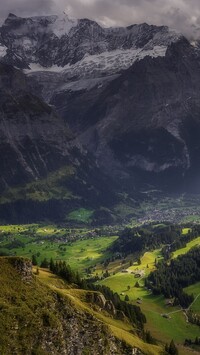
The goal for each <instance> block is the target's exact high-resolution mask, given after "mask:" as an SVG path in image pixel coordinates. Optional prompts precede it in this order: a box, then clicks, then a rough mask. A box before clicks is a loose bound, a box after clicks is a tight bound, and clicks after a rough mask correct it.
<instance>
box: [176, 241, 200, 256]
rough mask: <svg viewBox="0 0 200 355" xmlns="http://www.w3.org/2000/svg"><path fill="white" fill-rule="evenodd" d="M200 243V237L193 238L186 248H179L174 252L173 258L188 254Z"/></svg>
mask: <svg viewBox="0 0 200 355" xmlns="http://www.w3.org/2000/svg"><path fill="white" fill-rule="evenodd" d="M199 245H200V237H198V238H196V239H194V240H192V241H191V242H189V243H187V245H186V247H185V248H182V249H178V250H176V251H174V252H173V258H177V256H179V255H183V254H186V253H187V252H188V251H189V250H190V249H191V248H193V247H196V246H199Z"/></svg>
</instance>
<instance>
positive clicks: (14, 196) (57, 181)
mask: <svg viewBox="0 0 200 355" xmlns="http://www.w3.org/2000/svg"><path fill="white" fill-rule="evenodd" d="M74 173H75V170H74V168H73V167H71V166H64V167H62V168H61V169H59V170H57V171H56V172H53V173H49V175H48V176H47V178H45V179H41V180H39V181H36V182H32V183H28V184H26V185H25V186H22V187H16V188H11V189H10V190H8V191H7V192H5V193H4V194H3V195H2V196H1V197H0V204H2V203H9V202H14V201H17V200H21V199H22V198H23V199H24V200H33V201H40V202H41V201H48V200H50V199H52V198H55V199H62V200H63V199H64V200H65V199H70V198H73V195H72V193H71V191H69V190H68V189H67V188H66V187H65V186H64V184H63V181H65V180H66V179H68V178H69V177H71V176H73V175H74ZM74 198H75V197H74Z"/></svg>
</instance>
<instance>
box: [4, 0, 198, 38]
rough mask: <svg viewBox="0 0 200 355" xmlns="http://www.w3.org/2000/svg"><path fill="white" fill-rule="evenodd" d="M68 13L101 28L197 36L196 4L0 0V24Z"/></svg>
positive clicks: (175, 0) (186, 0)
mask: <svg viewBox="0 0 200 355" xmlns="http://www.w3.org/2000/svg"><path fill="white" fill-rule="evenodd" d="M62 11H66V12H68V13H69V14H70V15H71V16H72V17H77V18H83V17H88V18H90V19H94V20H96V21H97V22H99V23H101V24H103V25H104V26H124V25H130V24H134V23H142V22H147V23H149V24H156V25H169V26H170V27H172V28H174V29H177V30H178V31H180V32H182V33H184V34H186V35H187V36H190V37H191V36H197V33H200V0H0V20H1V22H2V21H3V19H4V18H5V17H6V16H7V15H8V13H9V12H12V13H15V14H16V15H19V16H31V15H39V14H52V13H53V14H57V13H60V12H62Z"/></svg>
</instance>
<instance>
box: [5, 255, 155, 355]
mask: <svg viewBox="0 0 200 355" xmlns="http://www.w3.org/2000/svg"><path fill="white" fill-rule="evenodd" d="M36 273H37V275H33V274H32V265H31V262H30V261H29V260H28V259H22V258H18V257H0V284H1V288H0V313H1V317H0V353H1V354H3V355H10V354H16V355H18V354H27V355H28V354H30V355H32V354H38V355H45V354H59V355H61V354H78V355H79V354H80V355H82V354H85V355H86V354H88V355H89V354H96V355H99V354H119V355H120V354H127V355H128V354H129V353H130V354H132V349H133V348H134V349H135V350H136V348H137V349H140V351H142V353H144V354H152V355H153V354H159V353H161V350H162V349H161V348H160V347H159V346H155V345H149V344H147V343H144V341H143V340H142V339H140V338H139V337H138V335H137V332H136V329H135V328H134V326H133V325H131V324H130V323H129V321H128V320H124V321H123V320H118V319H115V318H114V317H112V316H111V315H110V314H109V313H107V311H106V310H102V309H100V307H99V306H98V304H95V303H93V302H92V301H91V300H92V299H94V297H91V296H90V297H88V295H94V294H98V295H99V296H100V294H99V293H98V292H94V291H88V290H87V291H84V290H82V289H78V288H77V287H75V285H70V284H68V283H66V282H65V281H64V280H62V279H61V278H59V277H58V276H56V275H53V274H52V273H51V272H50V271H48V270H42V269H39V273H38V272H36ZM88 299H89V300H90V301H88ZM91 302H92V303H91Z"/></svg>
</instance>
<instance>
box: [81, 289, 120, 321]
mask: <svg viewBox="0 0 200 355" xmlns="http://www.w3.org/2000/svg"><path fill="white" fill-rule="evenodd" d="M86 299H87V302H89V303H91V304H94V305H97V306H98V307H100V309H101V310H105V311H106V312H108V313H109V314H110V315H111V316H113V317H114V318H116V319H120V320H126V316H125V314H124V312H122V311H120V310H118V309H116V308H115V306H114V304H113V302H112V301H111V300H106V298H105V296H104V295H103V294H102V293H99V292H88V293H87V298H86Z"/></svg>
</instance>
